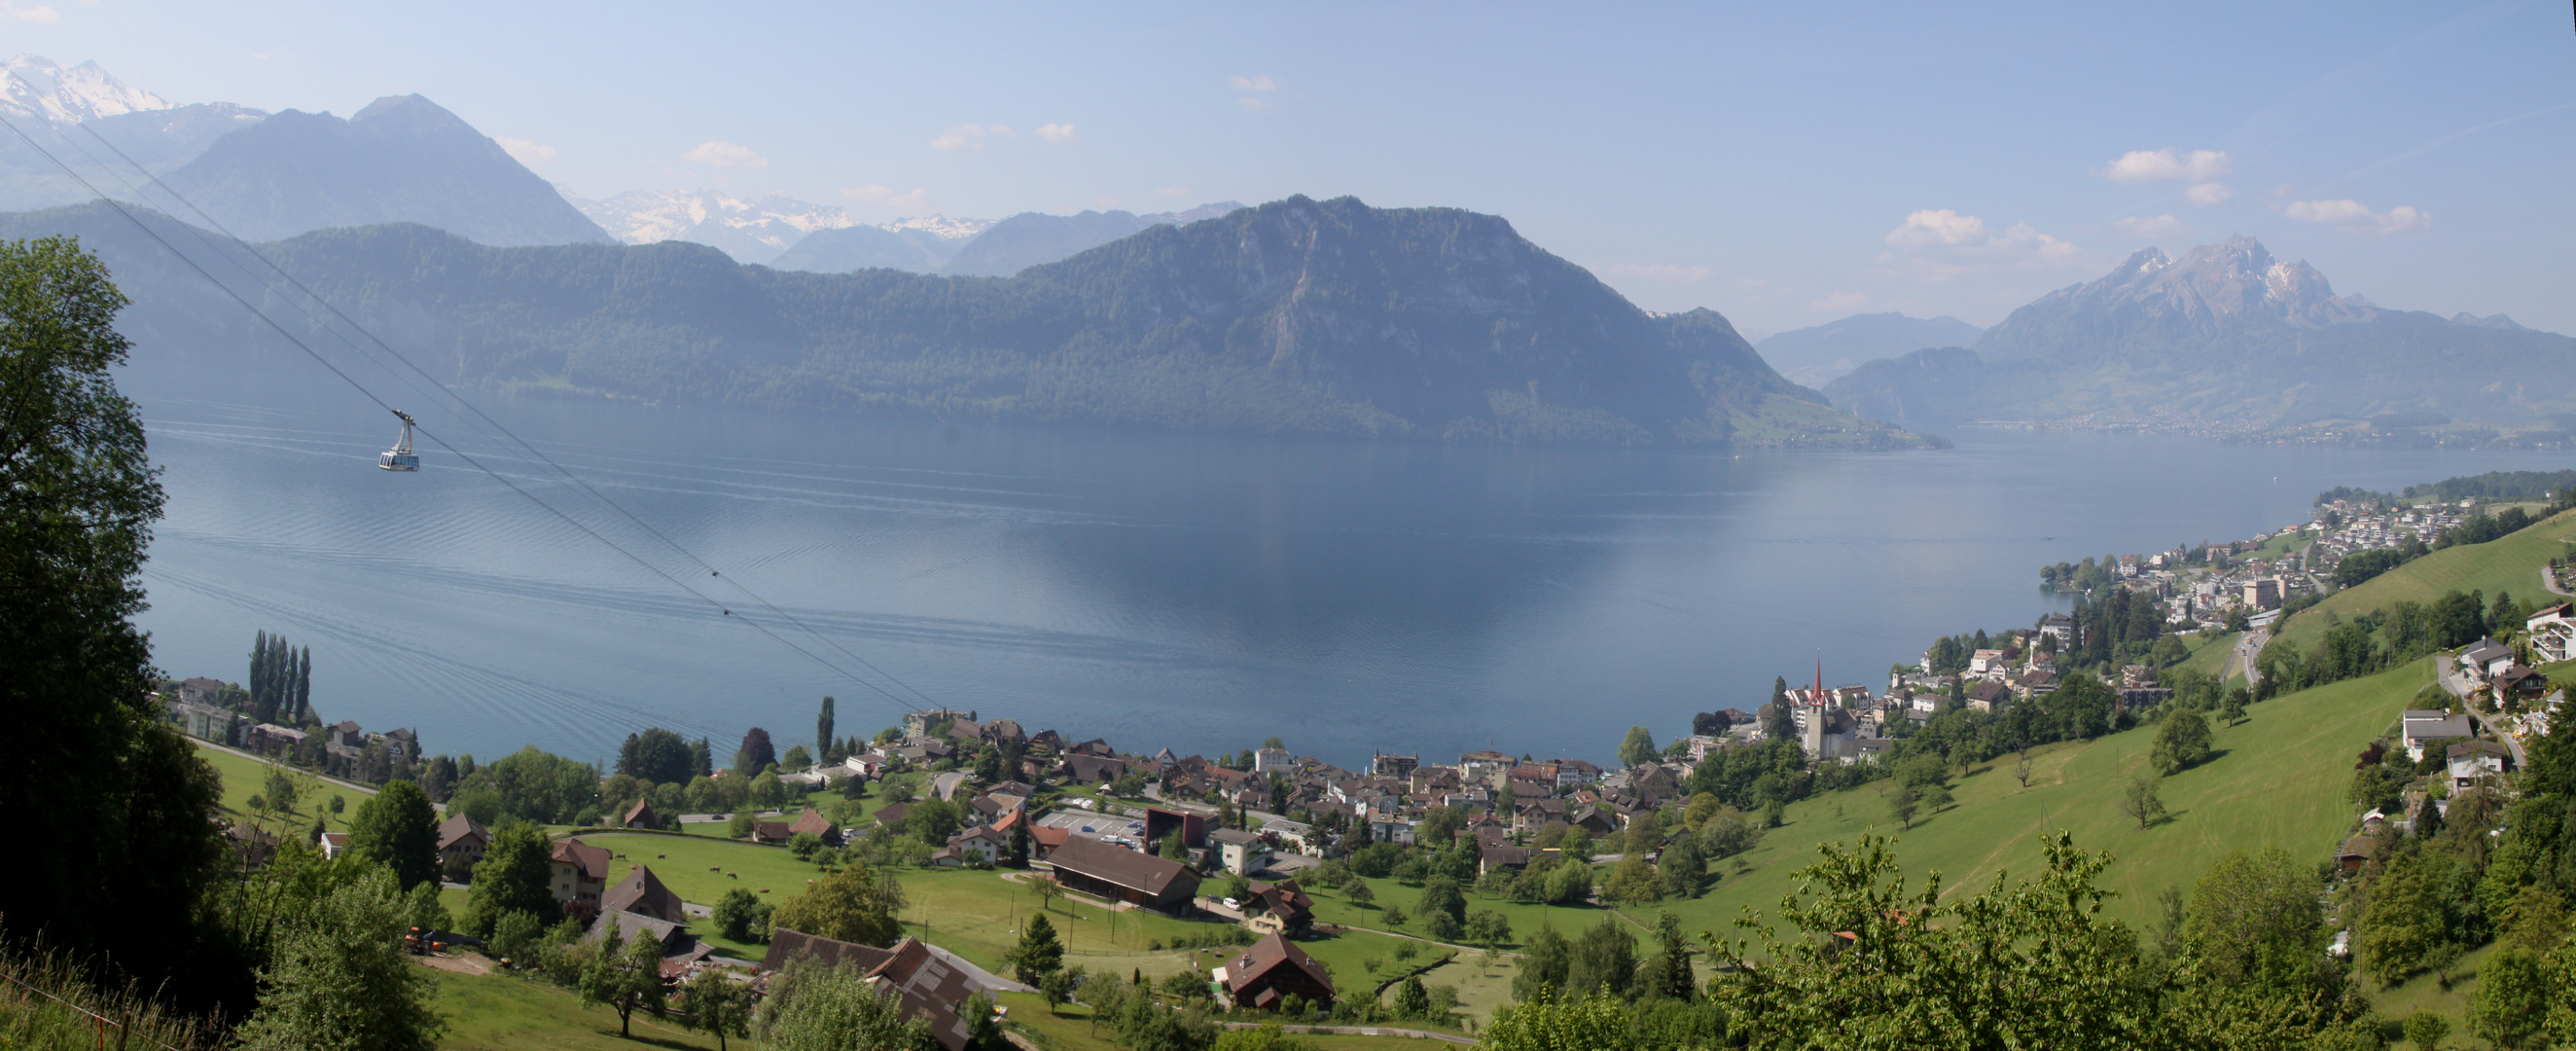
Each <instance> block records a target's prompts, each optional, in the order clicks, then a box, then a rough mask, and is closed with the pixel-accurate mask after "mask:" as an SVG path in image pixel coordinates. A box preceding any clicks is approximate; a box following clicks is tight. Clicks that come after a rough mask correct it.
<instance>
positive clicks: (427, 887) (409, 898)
mask: <svg viewBox="0 0 2576 1051" xmlns="http://www.w3.org/2000/svg"><path fill="white" fill-rule="evenodd" d="M403 919H404V922H405V923H407V924H409V925H411V926H413V927H418V928H420V929H421V930H424V931H444V930H453V929H455V927H456V920H455V918H454V917H452V916H449V915H448V914H447V906H446V904H445V903H443V902H440V901H439V900H438V881H437V880H428V881H425V882H422V883H417V884H413V885H412V888H411V893H409V894H407V895H404V896H403Z"/></svg>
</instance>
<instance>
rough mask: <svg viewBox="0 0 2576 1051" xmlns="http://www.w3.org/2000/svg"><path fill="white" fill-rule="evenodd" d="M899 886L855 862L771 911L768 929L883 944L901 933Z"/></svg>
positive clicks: (864, 943)
mask: <svg viewBox="0 0 2576 1051" xmlns="http://www.w3.org/2000/svg"><path fill="white" fill-rule="evenodd" d="M902 913H903V887H902V886H901V885H900V884H897V883H896V882H895V880H894V877H893V875H891V874H880V873H878V872H877V871H876V870H874V869H871V868H869V867H868V866H867V865H865V864H860V863H854V864H852V865H850V866H849V867H848V868H844V869H842V870H841V871H839V872H835V873H832V874H830V875H827V876H824V877H823V878H822V879H820V880H817V881H816V882H815V883H814V887H813V889H812V890H808V891H806V892H805V893H804V894H802V895H800V896H798V897H794V898H790V899H788V901H787V903H786V904H784V905H780V906H779V907H778V909H777V911H776V912H773V913H771V914H770V926H771V928H772V929H773V930H791V931H800V932H803V933H806V934H811V935H813V936H815V937H817V938H830V939H833V940H835V941H845V942H857V943H859V944H861V945H874V946H878V947H884V946H887V945H892V944H894V941H895V939H897V938H900V937H902V936H903V925H902V923H901V922H899V921H898V920H897V919H896V917H898V916H900V915H902Z"/></svg>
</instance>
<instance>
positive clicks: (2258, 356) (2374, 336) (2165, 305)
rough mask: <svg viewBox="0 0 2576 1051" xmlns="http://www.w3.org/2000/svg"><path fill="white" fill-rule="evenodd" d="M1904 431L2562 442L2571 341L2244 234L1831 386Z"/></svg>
mask: <svg viewBox="0 0 2576 1051" xmlns="http://www.w3.org/2000/svg"><path fill="white" fill-rule="evenodd" d="M1824 391H1825V394H1826V395H1827V396H1828V397H1829V398H1831V399H1832V400H1833V403H1834V405H1835V406H1836V407H1837V408H1840V409H1843V410H1844V411H1847V412H1854V413H1858V414H1860V415H1862V416H1866V417H1869V418H1871V419H1874V420H1884V421H1887V422H1889V423H1893V424H1896V425H1898V426H1903V427H1909V428H1916V429H1921V428H1926V427H1939V426H1947V425H1956V424H1961V423H1972V422H1976V421H1981V420H2015V421H2056V422H2070V423H2077V424H2093V425H2104V426H2126V427H2142V428H2147V429H2154V430H2164V431H2183V432H2195V433H2204V434H2210V435H2214V436H2225V435H2252V434H2266V433H2269V434H2277V435H2281V436H2291V435H2295V436H2298V437H2302V438H2306V439H2310V440H2343V441H2354V442H2366V443H2373V444H2384V445H2391V446H2401V447H2403V446H2418V445H2433V444H2441V443H2446V442H2483V443H2493V444H2519V445H2529V446H2552V445H2559V444H2564V443H2565V442H2566V441H2567V440H2568V438H2569V432H2570V431H2571V429H2576V339H2570V338H2568V337H2566V336H2562V335H2558V334H2556V333H2550V332H2538V331H2534V330H2531V329H2527V328H2524V327H2522V326H2521V325H2518V324H2515V323H2514V322H2513V321H2512V319H2510V318H2506V317H2503V316H2501V315H2498V316H2494V317H2483V318H2481V317H2472V316H2470V315H2467V314H2461V315H2458V316H2455V317H2450V318H2443V317H2440V316H2437V315H2433V314H2428V313H2423V312H2419V311H2402V310H2384V309H2381V308H2379V307H2376V306H2373V305H2371V304H2370V303H2368V302H2367V301H2365V300H2363V299H2362V298H2361V297H2359V296H2347V297H2337V296H2336V295H2335V294H2334V290H2333V288H2332V287H2330V286H2329V285H2328V284H2327V282H2326V279H2325V276H2324V275H2323V274H2320V273H2318V272H2317V271H2316V270H2315V269H2314V268H2312V267H2310V266H2308V265H2307V264H2306V263H2290V262H2283V261H2280V260H2276V259H2274V258H2272V255H2271V253H2269V252H2267V251H2265V250H2264V249H2263V246H2262V245H2261V244H2259V243H2257V242H2255V241H2254V240H2253V239H2252V238H2249V237H2242V236H2240V237H2234V238H2230V239H2228V240H2227V241H2226V242H2225V243H2223V244H2216V245H2202V246H2200V247H2198V248H2194V249H2192V250H2191V251H2190V252H2188V253H2186V254H2184V255H2183V256H2182V257H2181V258H2179V259H2175V258H2170V257H2167V256H2166V255H2165V254H2164V253H2163V252H2161V251H2158V250H2156V249H2153V248H2150V249H2146V250H2144V251H2141V252H2139V253H2137V254H2136V255H2133V256H2131V257H2129V259H2128V261H2127V262H2124V263H2122V264H2121V265H2120V266H2119V267H2118V268H2116V269H2114V270H2113V271H2112V272H2111V273H2110V274H2108V275H2106V276H2104V277H2102V278H2101V279H2100V280H2097V281H2093V282H2091V283H2088V284H2082V285H2075V286H2070V287H2067V288H2063V289H2059V290H2057V291H2055V292H2051V293H2049V294H2047V295H2045V296H2042V297H2040V298H2039V299H2037V300H2035V301H2033V302H2031V303H2030V304H2029V305H2027V306H2024V307H2022V308H2021V309H2019V310H2015V311H2013V313H2012V315H2011V316H2010V317H2008V318H2006V319H2005V320H2004V322H2003V323H2002V324H1999V325H1996V326H1995V327H1993V328H1991V329H1988V330H1986V332H1985V333H1984V335H1982V336H1980V337H1978V339H1977V340H1976V342H1975V343H1974V345H1973V346H1972V347H1942V348H1933V349H1925V350H1919V351H1915V352H1913V353H1911V354H1906V355H1904V356H1902V357H1896V358H1889V359H1885V360H1881V361H1873V362H1870V363H1868V364H1866V365H1862V366H1861V367H1860V368H1858V369H1857V370H1855V371H1853V372H1852V373H1851V374H1849V375H1846V376H1843V377H1842V378H1840V379H1836V380H1834V381H1833V382H1832V383H1829V384H1827V385H1826V386H1825V388H1824Z"/></svg>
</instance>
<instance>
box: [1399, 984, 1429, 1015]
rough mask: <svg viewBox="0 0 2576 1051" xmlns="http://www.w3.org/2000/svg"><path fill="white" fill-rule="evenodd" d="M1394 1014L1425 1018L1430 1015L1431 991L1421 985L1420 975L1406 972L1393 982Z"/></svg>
mask: <svg viewBox="0 0 2576 1051" xmlns="http://www.w3.org/2000/svg"><path fill="white" fill-rule="evenodd" d="M1394 1007H1395V1016H1396V1017H1397V1018H1405V1019H1417V1020H1418V1019H1427V1018H1429V1017H1430V1016H1431V991H1430V990H1428V989H1425V988H1423V987H1422V976H1421V975H1418V974H1408V975H1405V976H1404V980H1403V981H1401V982H1397V983H1395V1004H1394Z"/></svg>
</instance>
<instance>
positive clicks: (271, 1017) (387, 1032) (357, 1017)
mask: <svg viewBox="0 0 2576 1051" xmlns="http://www.w3.org/2000/svg"><path fill="white" fill-rule="evenodd" d="M404 919H405V917H404V902H403V896H402V892H401V890H400V889H399V888H398V887H397V886H396V884H395V882H394V878H393V875H392V874H391V873H388V872H383V871H381V870H379V871H378V872H376V873H373V874H370V875H368V876H365V877H364V878H361V879H358V880H355V881H352V882H349V883H346V884H344V885H342V886H340V887H339V888H338V889H336V890H333V891H331V892H330V893H329V894H327V895H324V896H323V897H322V898H321V899H320V900H318V901H316V902H314V904H313V907H312V908H311V909H310V910H309V911H307V912H305V913H304V914H303V915H300V916H297V917H295V918H294V919H293V920H292V921H290V923H289V924H288V926H287V928H286V933H285V935H284V936H283V937H281V938H279V939H278V942H277V944H276V946H275V948H274V950H273V951H272V952H271V953H270V955H269V962H268V965H267V966H266V967H263V968H261V969H260V972H259V981H260V989H261V992H260V998H259V1007H258V1009H257V1010H254V1011H252V1012H251V1015H250V1017H249V1018H248V1019H246V1020H244V1021H243V1023H242V1026H241V1029H240V1031H239V1032H238V1033H237V1034H236V1036H237V1038H238V1039H239V1042H240V1046H242V1047H243V1048H247V1049H252V1051H316V1049H318V1051H429V1049H431V1048H435V1047H437V1046H438V1037H439V1034H440V1033H441V1032H442V1031H444V1029H445V1028H446V1026H445V1023H444V1022H442V1021H441V1020H440V1019H439V1017H438V1014H437V1012H436V1011H434V1010H432V1009H431V1006H430V1004H431V1001H432V1000H433V999H435V997H436V995H437V985H438V983H437V979H436V977H434V975H433V973H432V972H431V971H430V970H429V969H427V968H424V967H417V966H414V965H413V964H412V962H411V959H410V955H409V954H408V953H406V952H405V951H404V950H403V944H402V939H403V934H404V930H405V927H406V926H407V924H406V923H405V922H404Z"/></svg>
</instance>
